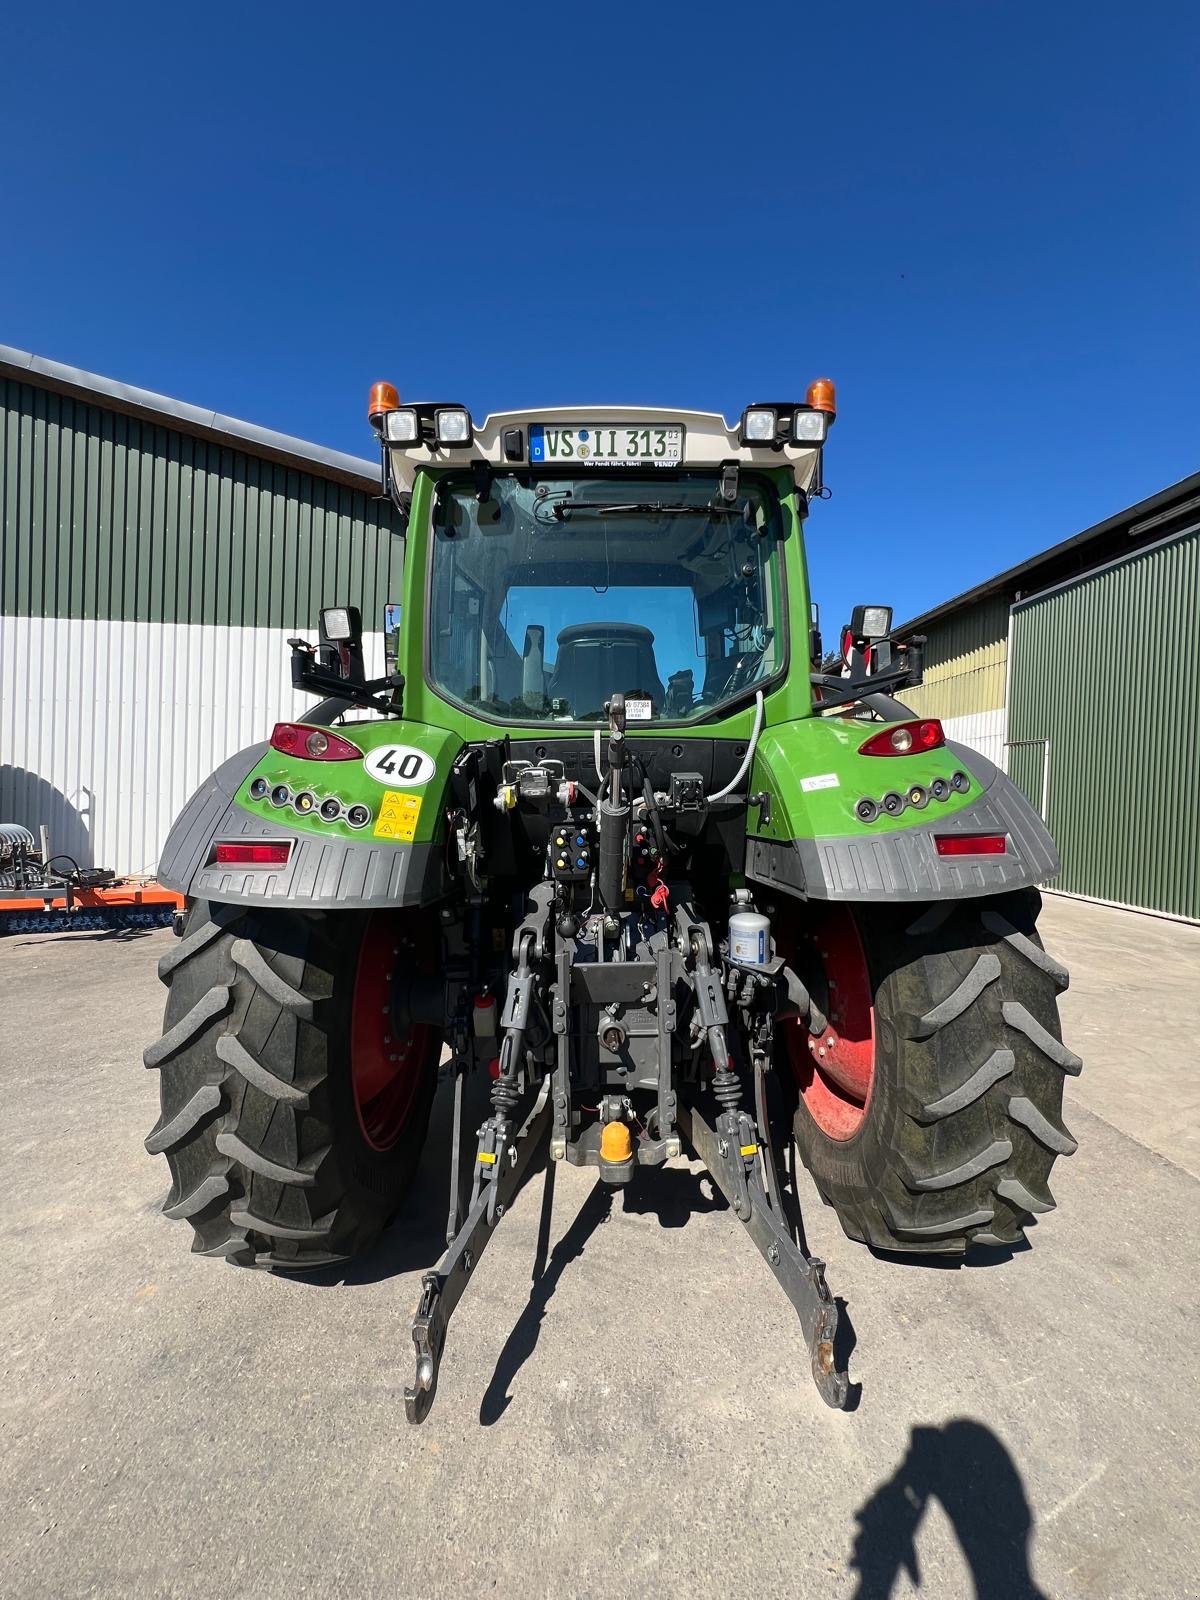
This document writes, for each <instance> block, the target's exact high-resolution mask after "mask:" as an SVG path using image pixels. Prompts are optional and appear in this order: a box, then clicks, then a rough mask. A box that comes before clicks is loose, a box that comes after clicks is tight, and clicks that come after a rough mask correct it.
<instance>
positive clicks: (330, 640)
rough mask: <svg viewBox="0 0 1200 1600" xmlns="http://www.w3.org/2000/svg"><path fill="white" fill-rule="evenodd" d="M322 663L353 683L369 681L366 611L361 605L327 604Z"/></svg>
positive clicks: (322, 641)
mask: <svg viewBox="0 0 1200 1600" xmlns="http://www.w3.org/2000/svg"><path fill="white" fill-rule="evenodd" d="M320 638H321V645H320V658H321V665H322V666H325V667H328V668H329V669H330V671H331V672H336V673H337V674H338V676H339V677H341V678H346V679H348V680H350V681H351V682H353V683H366V681H367V672H366V667H365V666H364V665H363V653H362V612H361V611H359V609H358V607H357V606H326V607H325V608H324V610H322V612H321V629H320Z"/></svg>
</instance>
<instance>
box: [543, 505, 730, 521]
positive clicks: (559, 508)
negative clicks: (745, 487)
mask: <svg viewBox="0 0 1200 1600" xmlns="http://www.w3.org/2000/svg"><path fill="white" fill-rule="evenodd" d="M552 510H553V512H554V515H555V516H556V517H557V519H558V520H559V522H565V521H566V520H567V513H568V512H570V513H571V514H572V515H575V514H577V513H579V512H586V513H587V514H588V515H589V516H593V517H613V516H616V515H617V513H618V512H623V513H624V514H625V515H626V516H635V517H636V516H660V515H664V516H679V515H680V514H681V513H683V512H688V513H690V514H691V515H692V516H705V517H732V516H741V514H742V508H741V507H740V506H724V505H710V506H701V505H696V504H695V503H694V502H682V503H680V504H678V505H672V504H671V503H670V502H669V501H666V500H617V501H614V502H613V503H612V504H611V505H606V504H603V503H601V502H598V501H595V500H568V501H559V502H558V503H557V504H556V505H555V506H553V507H552Z"/></svg>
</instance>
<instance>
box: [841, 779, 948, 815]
mask: <svg viewBox="0 0 1200 1600" xmlns="http://www.w3.org/2000/svg"><path fill="white" fill-rule="evenodd" d="M970 787H971V780H970V778H969V777H968V776H967V774H966V773H965V772H952V773H951V774H950V776H949V777H948V778H934V779H933V780H932V782H931V783H930V784H929V786H928V787H926V786H925V784H923V783H910V784H909V786H908V788H907V789H904V790H900V789H889V790H888V792H887V793H886V794H885V795H883V796H882V797H881V798H880V799H878V800H872V799H871V797H870V796H869V795H864V796H863V798H862V799H861V800H860V801H859V802H858V804H857V805H856V806H855V807H854V815H855V816H856V817H857V818H858V820H859V821H860V822H874V821H875V818H876V817H878V816H885V817H898V816H899V815H900V813H901V812H902V811H906V810H907V809H908V807H909V806H912V807H913V809H914V810H915V811H924V809H925V807H926V806H927V805H928V804H929V802H930V801H931V800H938V801H942V800H949V798H950V796H951V795H952V794H966V793H967V792H968V790H969V789H970Z"/></svg>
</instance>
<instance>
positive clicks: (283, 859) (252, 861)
mask: <svg viewBox="0 0 1200 1600" xmlns="http://www.w3.org/2000/svg"><path fill="white" fill-rule="evenodd" d="M291 853H292V847H291V844H290V843H289V842H288V840H286V839H280V840H278V841H273V842H272V843H270V844H242V843H241V842H240V841H239V842H238V843H236V844H219V845H218V846H217V865H218V866H219V867H286V866H287V864H288V857H289V856H290V855H291Z"/></svg>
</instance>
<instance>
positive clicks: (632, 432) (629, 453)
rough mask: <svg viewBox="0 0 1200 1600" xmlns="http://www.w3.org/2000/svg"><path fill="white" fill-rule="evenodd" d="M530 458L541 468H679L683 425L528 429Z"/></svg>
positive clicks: (535, 427)
mask: <svg viewBox="0 0 1200 1600" xmlns="http://www.w3.org/2000/svg"><path fill="white" fill-rule="evenodd" d="M529 459H530V461H531V462H534V463H536V464H537V465H539V466H542V465H549V464H551V463H553V462H559V461H563V462H567V463H569V464H570V465H571V466H586V467H677V466H679V464H680V463H681V462H682V460H683V424H682V423H667V424H666V425H665V426H662V427H660V426H658V425H654V426H650V427H644V428H610V427H609V426H608V424H607V423H604V424H602V425H601V426H600V427H593V426H592V425H591V424H590V423H582V424H580V425H579V426H578V427H574V426H573V427H569V428H551V427H549V426H543V425H542V424H541V423H535V424H534V426H533V427H531V428H530V430H529Z"/></svg>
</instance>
